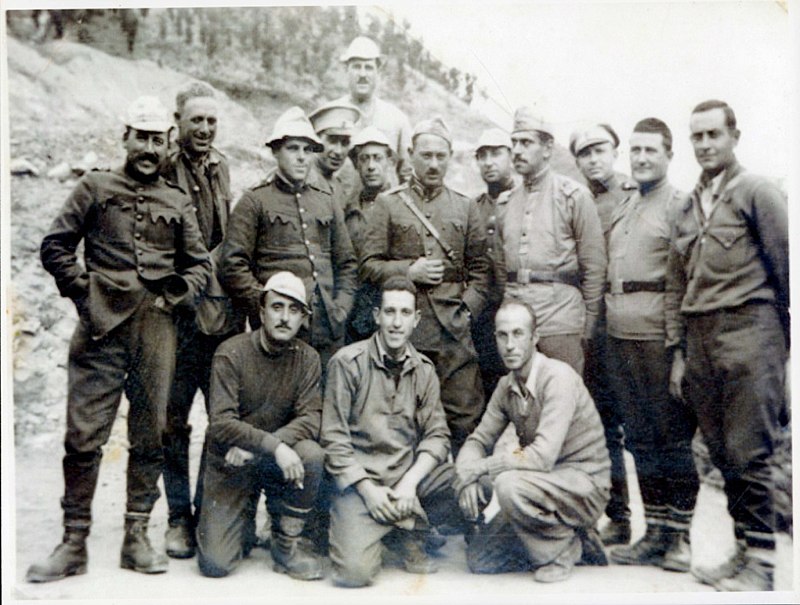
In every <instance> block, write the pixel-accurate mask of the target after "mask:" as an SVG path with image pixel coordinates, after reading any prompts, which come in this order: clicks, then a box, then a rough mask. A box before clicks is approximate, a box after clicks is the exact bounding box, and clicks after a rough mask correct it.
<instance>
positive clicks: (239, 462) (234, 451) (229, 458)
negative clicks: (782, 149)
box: [225, 445, 255, 466]
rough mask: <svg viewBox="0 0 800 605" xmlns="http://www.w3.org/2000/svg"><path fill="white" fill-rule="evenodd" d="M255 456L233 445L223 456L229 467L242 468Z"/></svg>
mask: <svg viewBox="0 0 800 605" xmlns="http://www.w3.org/2000/svg"><path fill="white" fill-rule="evenodd" d="M254 457H255V456H254V455H253V453H252V452H248V451H247V450H243V449H242V448H240V447H236V446H235V445H234V446H233V447H232V448H231V449H229V450H228V452H227V453H226V454H225V462H226V463H227V464H230V465H231V466H244V465H245V464H247V463H248V462H250V461H251V460H252V459H253V458H254Z"/></svg>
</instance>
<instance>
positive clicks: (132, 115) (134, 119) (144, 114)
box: [125, 96, 173, 132]
mask: <svg viewBox="0 0 800 605" xmlns="http://www.w3.org/2000/svg"><path fill="white" fill-rule="evenodd" d="M125 126H130V127H131V128H134V129H136V130H142V131H144V132H167V131H168V130H170V129H171V128H172V126H173V122H172V120H171V119H170V115H169V112H168V111H167V108H166V107H164V105H162V104H161V101H159V100H158V97H150V96H143V97H139V98H138V99H136V100H135V101H134V102H133V103H131V104H130V105H128V115H127V117H126V119H125Z"/></svg>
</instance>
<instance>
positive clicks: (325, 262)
mask: <svg viewBox="0 0 800 605" xmlns="http://www.w3.org/2000/svg"><path fill="white" fill-rule="evenodd" d="M220 264H221V266H220V281H221V282H222V285H223V286H224V287H225V288H226V289H227V290H228V292H229V293H230V294H231V296H233V297H234V298H235V299H237V300H239V301H240V303H241V304H242V305H243V306H245V307H246V308H247V309H248V310H249V313H250V319H251V325H259V324H260V321H259V320H258V299H259V294H260V291H261V287H262V285H263V284H264V283H266V281H267V280H268V279H269V277H270V276H271V275H272V274H273V273H276V272H278V271H291V272H292V273H294V274H295V275H297V276H298V277H299V278H300V279H302V280H303V283H304V284H305V287H306V294H307V295H308V297H309V299H310V297H311V296H313V295H314V292H315V290H316V287H317V286H319V293H320V297H321V298H322V302H323V305H324V307H325V311H326V312H327V314H328V319H329V320H330V323H331V326H332V328H333V331H334V334H333V335H332V336H333V338H334V339H335V338H339V337H340V336H341V335H342V333H343V330H344V320H345V318H346V316H347V313H348V312H349V311H350V307H351V306H352V303H353V293H354V291H355V288H356V270H357V263H356V258H355V255H354V253H353V246H352V245H351V243H350V236H349V235H348V233H347V228H346V227H345V224H344V216H343V214H342V210H341V208H340V207H339V206H338V204H337V203H336V202H335V201H334V198H333V196H332V195H331V194H330V192H328V191H326V190H325V189H323V188H321V187H319V186H318V185H316V184H314V183H311V182H309V183H306V184H304V185H303V186H301V187H300V188H298V189H296V190H295V189H293V188H292V185H290V184H289V183H288V182H287V181H286V180H285V179H284V178H283V177H282V176H281V175H280V174H279V173H275V174H274V175H272V176H270V177H269V178H268V179H267V180H266V181H264V182H263V183H261V184H260V185H258V186H257V187H254V188H253V189H249V190H247V191H245V192H244V194H242V197H241V199H240V200H239V202H238V203H237V205H236V207H235V208H234V210H233V213H232V214H231V219H230V222H229V223H228V233H227V235H226V237H225V242H224V243H223V249H222V258H221V261H220Z"/></svg>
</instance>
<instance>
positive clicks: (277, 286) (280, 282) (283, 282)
mask: <svg viewBox="0 0 800 605" xmlns="http://www.w3.org/2000/svg"><path fill="white" fill-rule="evenodd" d="M262 291H263V292H264V294H266V293H267V292H275V293H276V294H281V295H283V296H286V297H287V298H291V299H292V300H294V301H296V302H299V303H300V304H301V305H303V309H304V310H305V311H306V313H310V312H311V309H310V308H309V306H308V303H307V302H306V287H305V285H303V280H302V279H300V278H299V277H297V276H296V275H295V274H294V273H292V272H291V271H278V272H277V273H273V274H272V276H271V277H270V278H269V279H268V280H267V283H266V284H264V287H263V288H262Z"/></svg>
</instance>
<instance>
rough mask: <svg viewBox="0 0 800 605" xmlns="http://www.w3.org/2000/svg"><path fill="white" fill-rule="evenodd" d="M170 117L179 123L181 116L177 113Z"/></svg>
mask: <svg viewBox="0 0 800 605" xmlns="http://www.w3.org/2000/svg"><path fill="white" fill-rule="evenodd" d="M172 116H173V117H174V118H175V121H176V122H179V121H180V119H181V114H179V113H178V112H177V111H176V112H175V113H173V114H172Z"/></svg>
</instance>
